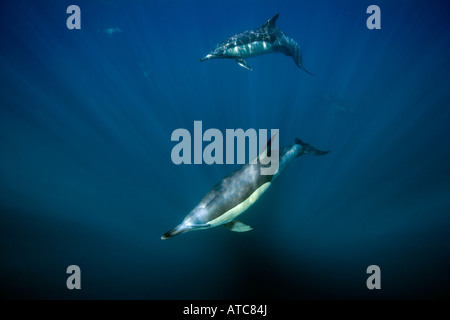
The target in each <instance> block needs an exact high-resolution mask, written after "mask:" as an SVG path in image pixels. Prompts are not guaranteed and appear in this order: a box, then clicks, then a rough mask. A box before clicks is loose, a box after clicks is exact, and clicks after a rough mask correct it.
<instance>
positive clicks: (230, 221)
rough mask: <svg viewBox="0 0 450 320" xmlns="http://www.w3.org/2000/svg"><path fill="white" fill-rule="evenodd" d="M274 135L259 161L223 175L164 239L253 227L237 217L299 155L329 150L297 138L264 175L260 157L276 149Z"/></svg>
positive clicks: (281, 151) (165, 234) (285, 148)
mask: <svg viewBox="0 0 450 320" xmlns="http://www.w3.org/2000/svg"><path fill="white" fill-rule="evenodd" d="M273 138H274V137H272V138H271V139H270V140H269V142H268V143H267V146H266V149H265V151H263V152H262V153H261V155H259V156H258V157H257V160H258V161H252V162H250V163H248V164H244V165H242V166H241V167H240V168H239V169H237V170H235V171H233V172H231V173H230V174H228V175H227V176H226V177H225V178H223V179H222V181H220V182H219V183H217V184H216V185H215V186H214V187H213V188H212V189H211V191H209V192H208V193H207V194H206V195H205V196H204V197H203V199H202V200H201V201H200V203H199V204H198V205H197V206H196V207H195V208H194V209H193V210H192V211H191V212H190V213H189V214H188V215H187V216H186V217H185V218H184V220H183V221H182V222H181V223H180V224H179V225H178V226H176V227H175V228H173V229H172V230H169V231H167V232H166V233H164V234H163V235H162V237H161V239H162V240H165V239H168V238H171V237H173V236H176V235H178V234H181V233H184V232H187V231H193V230H202V229H208V228H213V227H217V226H221V225H223V226H225V227H226V228H228V229H229V230H231V231H235V232H245V231H250V230H252V229H253V228H252V227H251V226H249V225H246V224H245V223H243V222H241V221H239V220H237V219H236V218H237V217H238V216H239V215H241V214H242V213H244V212H245V211H246V210H247V209H248V208H250V207H251V206H252V205H253V204H254V203H255V202H256V201H257V200H258V199H259V198H260V197H261V196H262V195H263V194H264V192H265V191H266V190H267V189H268V188H269V187H270V185H271V184H272V182H273V181H274V180H275V179H276V178H277V177H278V176H279V175H280V173H281V172H282V171H283V170H284V169H286V167H287V166H288V165H289V164H290V163H291V162H292V161H293V160H294V159H295V158H297V157H300V156H301V155H303V154H309V155H313V156H321V155H324V154H327V153H328V152H329V151H320V150H318V149H316V148H315V147H313V146H311V145H309V144H307V143H304V142H303V141H301V140H300V139H298V138H296V139H295V144H293V145H291V146H288V147H284V148H283V149H281V150H280V153H279V163H278V170H277V171H276V173H275V174H273V175H263V174H261V169H262V168H263V167H264V166H265V165H264V164H262V161H260V158H261V157H262V156H263V155H264V154H263V153H264V152H267V154H268V153H270V152H272V150H271V142H272V140H273Z"/></svg>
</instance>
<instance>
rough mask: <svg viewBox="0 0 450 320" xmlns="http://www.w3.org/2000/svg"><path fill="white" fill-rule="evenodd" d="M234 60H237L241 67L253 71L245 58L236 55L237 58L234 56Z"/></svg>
mask: <svg viewBox="0 0 450 320" xmlns="http://www.w3.org/2000/svg"><path fill="white" fill-rule="evenodd" d="M234 60H236V62H237V63H238V65H240V66H241V67H243V68H245V69H247V70H250V71H253V69H252V68H250V66H249V65H248V64H247V62H246V61H245V60H244V59H242V58H239V57H236V58H234Z"/></svg>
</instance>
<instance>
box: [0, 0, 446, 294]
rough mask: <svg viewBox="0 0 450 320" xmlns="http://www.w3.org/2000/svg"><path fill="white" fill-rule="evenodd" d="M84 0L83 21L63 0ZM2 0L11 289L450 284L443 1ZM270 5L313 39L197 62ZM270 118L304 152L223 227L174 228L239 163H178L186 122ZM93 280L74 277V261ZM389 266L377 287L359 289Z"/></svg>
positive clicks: (3, 205)
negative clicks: (74, 284) (237, 223)
mask: <svg viewBox="0 0 450 320" xmlns="http://www.w3.org/2000/svg"><path fill="white" fill-rule="evenodd" d="M70 4H77V5H79V7H80V8H81V26H82V28H81V30H68V29H67V28H66V19H67V17H68V16H69V15H68V14H66V8H67V7H68V6H69V5H70ZM371 4H373V3H372V1H356V0H355V1H350V0H345V1H343V0H340V1H331V0H329V1H328V0H327V1H323V0H322V1H276V2H274V1H159V2H158V1H75V2H74V3H72V2H68V1H45V2H44V1H39V2H36V1H3V2H2V4H1V5H0V36H1V45H0V95H1V104H0V150H1V155H0V209H1V216H0V221H1V222H0V236H1V251H0V284H1V287H0V290H1V295H2V297H3V298H9V299H11V298H13V299H14V298H26V299H39V298H46V299H48V298H50V299H109V298H114V299H235V298H280V299H287V298H290V299H292V298H294V299H323V298H326V299H348V298H364V299H366V298H367V299H372V298H375V299H378V298H387V299H391V298H439V297H446V296H448V294H449V291H450V290H449V286H450V279H449V276H448V274H449V268H450V258H449V249H450V241H449V240H450V238H449V234H448V229H449V226H450V216H449V215H450V210H449V209H450V180H449V177H450V165H449V163H450V162H449V153H450V149H449V145H450V127H449V123H450V108H449V103H450V94H449V90H448V89H449V84H450V65H449V63H448V58H449V52H450V34H449V33H448V29H449V22H448V17H447V16H446V12H448V7H447V6H448V4H447V1H406V0H404V1H383V0H380V1H376V4H378V5H379V6H380V8H381V25H382V28H381V30H368V29H367V28H366V19H367V17H368V14H366V8H367V7H368V6H369V5H371ZM278 12H279V13H280V17H279V19H278V21H277V25H278V27H280V28H281V29H282V30H283V31H284V32H285V33H286V34H288V35H289V36H290V37H292V38H294V39H295V40H296V41H297V42H298V43H299V44H300V47H301V50H302V54H303V64H304V66H305V68H307V69H308V70H310V71H311V72H313V73H314V75H313V76H311V75H308V74H306V73H305V72H303V71H301V70H300V69H299V68H298V67H296V65H295V64H294V62H293V61H292V59H291V58H290V57H284V56H283V55H282V54H273V55H265V56H260V57H256V58H251V59H248V61H247V62H248V63H249V65H251V67H252V68H253V71H251V72H250V71H247V70H245V69H243V68H241V67H240V66H238V65H237V64H236V62H234V61H232V60H211V61H206V62H203V63H200V62H199V59H200V58H201V57H202V56H204V55H205V54H207V53H208V52H209V51H210V50H211V49H213V48H214V47H215V45H216V44H217V43H218V42H220V41H221V40H223V39H226V38H227V37H229V36H232V35H233V34H236V33H238V32H241V31H244V30H247V29H252V28H256V27H259V26H260V25H262V24H263V23H264V22H266V21H267V19H269V18H270V17H272V16H273V15H274V14H275V13H278ZM195 120H201V121H202V122H203V128H204V130H206V129H207V128H218V129H220V130H225V129H227V128H243V129H248V128H265V129H271V128H277V129H279V130H280V145H287V144H292V143H293V142H294V138H295V137H299V138H300V139H302V140H304V141H306V142H308V143H311V144H312V145H314V146H316V147H317V148H319V149H324V150H331V152H330V153H329V154H328V155H326V156H324V157H307V156H304V157H301V158H299V159H298V160H297V161H296V162H295V163H293V164H292V165H291V166H290V167H289V168H288V169H287V170H286V171H285V172H284V173H283V175H282V176H280V178H279V179H278V180H277V181H275V182H274V184H273V186H272V187H271V188H270V189H269V190H268V191H267V192H266V194H265V195H264V197H262V198H261V199H260V200H259V201H258V202H257V203H256V204H255V205H254V206H253V207H252V208H251V209H249V210H248V211H247V212H246V213H245V214H244V215H243V216H242V219H241V220H242V221H243V222H245V223H248V224H250V225H252V226H253V227H254V230H253V231H251V232H247V233H233V232H230V231H228V230H226V229H225V228H216V229H210V230H205V231H200V232H191V233H188V234H183V235H180V236H177V237H176V238H173V239H170V240H167V241H161V240H160V236H161V235H162V233H164V232H165V231H167V230H169V229H170V228H172V227H174V226H175V225H176V224H178V223H179V222H181V220H182V219H183V218H184V216H185V215H186V214H187V213H188V212H189V211H190V210H191V209H192V208H193V207H194V206H195V205H196V204H197V203H198V202H199V201H200V199H201V198H202V196H203V195H204V194H205V193H206V192H207V191H208V190H209V189H210V188H211V187H212V186H213V185H214V184H215V183H216V182H218V181H219V180H220V179H221V178H222V177H223V176H224V175H226V174H227V173H228V172H229V171H230V170H232V169H234V168H236V166H233V165H211V166H209V165H205V164H203V165H179V166H176V165H174V164H173V163H172V161H171V158H170V154H171V149H172V148H173V146H174V144H175V143H174V142H172V141H171V140H170V137H171V133H172V132H173V131H174V130H175V129H177V128H186V129H188V130H190V131H191V132H192V130H193V123H194V121H195ZM72 264H76V265H78V266H80V268H81V279H82V284H81V285H82V289H81V290H73V291H70V290H68V289H67V288H66V279H67V277H68V275H67V274H66V273H65V272H66V268H67V266H69V265H72ZM372 264H376V265H379V266H380V268H381V273H382V284H381V285H382V289H381V290H378V291H370V290H368V289H367V288H366V279H367V277H368V275H367V274H366V268H367V267H368V266H369V265H372Z"/></svg>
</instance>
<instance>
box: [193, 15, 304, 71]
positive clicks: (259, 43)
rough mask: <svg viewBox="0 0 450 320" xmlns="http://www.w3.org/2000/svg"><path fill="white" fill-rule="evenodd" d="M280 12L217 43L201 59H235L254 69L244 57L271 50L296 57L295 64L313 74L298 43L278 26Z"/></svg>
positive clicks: (245, 66) (242, 64)
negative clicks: (256, 26) (303, 59)
mask: <svg viewBox="0 0 450 320" xmlns="http://www.w3.org/2000/svg"><path fill="white" fill-rule="evenodd" d="M278 16H279V14H278V13H277V14H276V15H274V16H273V17H272V18H271V19H269V21H267V22H266V23H264V24H263V25H262V26H261V27H260V28H258V29H255V30H247V31H244V32H242V33H239V34H236V35H234V36H232V37H230V38H228V39H226V40H224V41H222V42H221V43H219V44H218V45H217V47H216V48H215V49H214V50H212V51H211V52H210V53H209V54H207V55H206V56H205V57H203V58H201V59H200V61H205V60H209V59H225V58H228V59H234V60H236V62H237V63H238V64H239V65H240V66H241V67H244V68H246V69H248V70H252V68H250V66H249V65H248V64H247V62H246V61H245V60H244V58H251V57H255V56H258V55H261V54H266V53H271V52H282V53H284V54H285V55H287V56H291V57H292V58H293V59H294V62H295V64H296V65H297V66H298V67H299V68H300V69H302V70H304V71H306V72H307V73H309V74H311V72H309V71H308V70H306V69H305V68H304V67H303V63H302V55H301V53H300V48H299V46H298V43H297V42H296V41H295V40H294V39H292V38H290V37H288V36H287V35H286V34H285V33H284V32H283V31H281V30H280V29H279V28H278V27H277V26H276V21H277V19H278Z"/></svg>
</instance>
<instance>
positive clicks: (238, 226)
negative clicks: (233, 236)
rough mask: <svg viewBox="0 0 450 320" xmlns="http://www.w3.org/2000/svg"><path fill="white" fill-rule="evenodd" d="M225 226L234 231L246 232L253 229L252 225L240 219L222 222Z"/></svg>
mask: <svg viewBox="0 0 450 320" xmlns="http://www.w3.org/2000/svg"><path fill="white" fill-rule="evenodd" d="M224 226H225V228H227V229H228V230H231V231H234V232H246V231H250V230H252V229H253V227H251V226H249V225H246V224H245V223H242V222H240V221H236V220H235V221H231V222H228V223H226V224H224Z"/></svg>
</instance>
